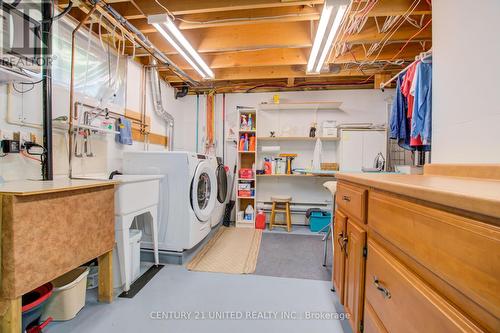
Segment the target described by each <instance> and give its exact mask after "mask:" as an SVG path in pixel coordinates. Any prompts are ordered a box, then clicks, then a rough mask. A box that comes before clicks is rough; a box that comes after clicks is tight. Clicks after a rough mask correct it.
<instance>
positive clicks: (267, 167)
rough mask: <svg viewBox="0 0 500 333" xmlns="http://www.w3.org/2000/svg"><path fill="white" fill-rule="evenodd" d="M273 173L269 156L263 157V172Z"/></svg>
mask: <svg viewBox="0 0 500 333" xmlns="http://www.w3.org/2000/svg"><path fill="white" fill-rule="evenodd" d="M272 173H273V166H272V164H271V161H269V158H267V157H266V158H264V174H266V175H270V174H272Z"/></svg>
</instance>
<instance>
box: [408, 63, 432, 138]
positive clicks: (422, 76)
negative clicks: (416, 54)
mask: <svg viewBox="0 0 500 333" xmlns="http://www.w3.org/2000/svg"><path fill="white" fill-rule="evenodd" d="M411 136H412V137H417V136H420V137H421V138H422V141H423V143H424V144H427V145H430V143H431V136H432V63H427V62H424V61H422V62H421V63H420V65H419V66H418V68H417V81H416V83H415V103H414V107H413V116H412V121H411Z"/></svg>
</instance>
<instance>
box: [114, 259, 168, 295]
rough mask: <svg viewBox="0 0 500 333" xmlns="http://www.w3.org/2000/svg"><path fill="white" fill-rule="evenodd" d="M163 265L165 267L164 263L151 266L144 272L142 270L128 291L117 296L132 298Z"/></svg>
mask: <svg viewBox="0 0 500 333" xmlns="http://www.w3.org/2000/svg"><path fill="white" fill-rule="evenodd" d="M163 267H165V265H158V266H156V265H153V266H151V267H150V268H149V269H148V270H147V271H146V272H144V274H142V275H141V276H140V277H139V278H138V279H137V280H135V281H134V283H132V284H131V285H130V290H129V291H124V292H122V293H121V294H120V295H119V296H118V297H121V298H133V297H134V296H135V295H137V293H138V292H139V291H141V289H142V288H144V286H145V285H146V284H148V282H149V281H151V279H152V278H153V277H154V276H155V275H156V273H158V272H159V271H160V269H162V268H163Z"/></svg>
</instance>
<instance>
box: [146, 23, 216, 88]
mask: <svg viewBox="0 0 500 333" xmlns="http://www.w3.org/2000/svg"><path fill="white" fill-rule="evenodd" d="M148 23H150V24H152V25H153V26H154V27H155V28H156V30H158V32H159V33H160V34H161V35H162V36H163V38H165V39H166V40H167V41H168V42H169V43H170V44H171V45H172V46H173V47H174V48H175V49H176V50H177V52H179V54H180V55H181V56H182V57H183V58H184V59H186V61H187V62H188V63H189V64H190V65H191V67H193V69H195V70H196V71H197V72H198V73H199V74H200V75H201V76H202V77H203V78H205V79H208V78H214V73H213V72H212V70H211V69H210V67H208V65H207V64H206V63H205V62H204V61H203V59H202V58H201V57H200V55H199V54H198V52H196V51H195V49H194V48H193V47H192V46H191V44H190V43H189V42H188V40H187V39H186V38H185V37H184V35H182V33H181V32H180V31H179V29H177V27H176V26H175V24H174V22H173V21H172V19H171V18H170V17H168V15H151V16H149V17H148Z"/></svg>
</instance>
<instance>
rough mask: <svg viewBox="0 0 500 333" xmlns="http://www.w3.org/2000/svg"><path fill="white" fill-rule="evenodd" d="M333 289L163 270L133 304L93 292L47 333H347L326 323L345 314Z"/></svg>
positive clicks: (342, 324) (338, 323)
mask: <svg viewBox="0 0 500 333" xmlns="http://www.w3.org/2000/svg"><path fill="white" fill-rule="evenodd" d="M295 231H296V232H297V233H298V234H300V233H302V234H307V232H306V230H301V231H302V232H298V231H299V230H297V229H296V230H295ZM273 232H274V231H273ZM309 235H310V233H309ZM319 255H321V254H319ZM142 266H143V267H141V268H143V269H144V268H147V267H146V265H142ZM330 288H331V282H330V281H319V280H306V279H295V278H288V277H271V276H259V275H251V274H250V275H232V274H223V273H205V272H191V271H188V270H187V269H186V268H185V267H184V266H180V265H167V266H166V267H164V268H163V269H162V270H161V271H160V272H159V273H158V274H157V275H156V276H155V277H154V278H153V279H152V280H151V281H150V282H149V283H148V284H147V285H146V286H145V287H144V289H142V290H141V291H140V292H139V294H138V295H136V296H135V297H134V298H133V299H124V298H116V299H115V301H114V302H113V303H112V304H109V305H108V304H100V303H98V302H97V301H96V290H92V291H89V292H88V293H87V304H86V306H85V307H84V308H83V309H82V310H81V311H80V313H79V314H78V315H77V317H76V318H75V319H73V320H70V321H68V322H59V323H52V324H50V325H49V326H48V327H47V328H46V329H45V330H44V332H47V333H67V332H72V333H80V332H81V333H94V332H95V333H101V332H106V333H108V332H120V333H128V332H130V333H132V332H134V333H136V332H139V333H149V332H176V333H184V332H206V333H210V332H214V333H224V332H231V333H233V332H235V331H237V332H238V333H245V332H252V333H254V332H259V331H260V332H286V333H293V332H301V333H302V332H308V333H316V332H318V333H320V332H321V333H326V332H329V333H344V332H345V333H349V332H351V330H350V328H349V327H348V323H347V320H338V319H331V318H338V317H336V316H338V315H340V316H341V317H342V318H343V313H342V312H341V311H343V308H342V306H341V305H340V304H339V303H338V298H337V297H336V294H335V293H333V292H331V291H330ZM115 294H118V293H115ZM337 312H339V314H338V315H337ZM216 316H218V317H217V318H215V319H214V317H216ZM221 316H223V319H220V317H221ZM313 316H315V317H316V318H315V319H313V318H312V317H313ZM317 317H321V318H317ZM263 318H264V319H263Z"/></svg>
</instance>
